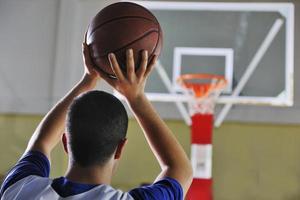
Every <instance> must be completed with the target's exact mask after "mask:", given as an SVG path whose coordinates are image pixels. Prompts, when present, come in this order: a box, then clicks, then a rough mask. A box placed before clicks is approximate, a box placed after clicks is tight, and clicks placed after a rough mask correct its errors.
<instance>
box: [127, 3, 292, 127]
mask: <svg viewBox="0 0 300 200" xmlns="http://www.w3.org/2000/svg"><path fill="white" fill-rule="evenodd" d="M133 2H135V3H138V4H140V5H142V6H144V7H146V8H148V9H150V10H151V11H152V12H153V13H154V15H155V16H156V17H157V18H158V21H159V22H160V24H161V26H162V29H163V32H164V48H163V52H162V55H161V56H160V60H159V63H158V64H157V67H156V71H155V72H153V73H152V75H151V77H150V78H149V81H148V84H147V87H146V93H147V95H148V97H149V98H150V100H152V101H158V102H175V103H176V105H177V107H178V109H179V110H180V113H181V114H182V115H183V116H185V117H184V118H185V119H186V121H188V119H187V118H188V114H187V113H186V111H185V109H184V106H183V105H182V102H186V101H188V99H189V98H190V97H188V96H186V95H184V94H183V92H182V89H181V87H180V86H179V85H178V84H177V82H176V80H177V78H178V77H179V76H180V75H181V74H186V73H210V74H217V75H223V76H225V77H226V79H227V81H228V86H227V88H226V89H225V90H224V92H223V94H222V95H221V96H220V98H219V99H218V103H221V104H226V105H225V106H224V108H223V109H222V111H221V113H220V115H219V116H218V119H217V120H216V123H219V124H220V123H221V122H222V121H223V119H224V118H225V116H226V114H227V113H228V111H229V110H230V108H231V106H232V104H246V105H269V106H292V105H293V90H294V88H293V87H294V84H293V83H294V80H293V76H294V74H293V72H294V6H293V4H291V3H216V2H213V3H211V2H162V1H133Z"/></svg>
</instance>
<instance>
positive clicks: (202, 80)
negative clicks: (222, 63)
mask: <svg viewBox="0 0 300 200" xmlns="http://www.w3.org/2000/svg"><path fill="white" fill-rule="evenodd" d="M177 82H178V83H179V85H181V86H182V87H183V89H184V92H185V93H186V94H187V95H189V96H191V98H190V101H189V102H188V104H189V110H190V115H193V114H196V113H201V114H213V112H214V107H215V102H216V100H217V98H218V97H219V95H220V94H221V92H222V90H223V89H224V88H225V87H226V85H227V81H226V79H225V78H224V77H223V76H220V75H215V74H183V75H181V76H180V77H179V78H178V79H177Z"/></svg>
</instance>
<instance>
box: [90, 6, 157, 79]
mask: <svg viewBox="0 0 300 200" xmlns="http://www.w3.org/2000/svg"><path fill="white" fill-rule="evenodd" d="M162 39H163V35H162V30H161V27H160V25H159V22H158V20H157V19H156V18H155V16H154V15H153V14H152V13H151V12H150V11H149V10H148V9H146V8H144V7H142V6H140V5H138V4H135V3H130V2H119V3H114V4H111V5H109V6H107V7H105V8H104V9H102V10H101V11H100V12H99V13H98V14H97V15H96V16H95V17H94V18H93V19H92V21H91V22H90V24H89V27H88V30H87V36H86V43H87V45H88V46H89V49H90V54H91V58H92V61H93V62H94V65H95V66H96V68H97V70H100V71H102V72H104V73H105V74H107V75H108V76H109V77H111V78H115V75H114V73H113V71H112V69H111V67H110V64H109V60H108V54H109V53H114V54H115V55H116V57H117V60H118V62H119V65H120V67H121V69H122V71H123V72H124V73H126V50H127V49H133V52H134V61H135V70H137V68H138V67H139V63H140V60H141V52H142V51H143V50H147V51H148V61H150V60H151V59H152V58H153V56H154V55H159V54H160V51H161V48H162Z"/></svg>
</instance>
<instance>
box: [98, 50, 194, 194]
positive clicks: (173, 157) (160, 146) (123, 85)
mask: <svg viewBox="0 0 300 200" xmlns="http://www.w3.org/2000/svg"><path fill="white" fill-rule="evenodd" d="M126 59H127V61H126V67H127V74H126V75H124V73H123V72H122V71H121V69H120V66H119V64H118V62H117V59H116V57H115V55H114V54H109V60H110V63H111V67H112V69H113V71H114V73H115V75H116V77H117V79H110V78H108V77H107V76H105V75H102V74H101V76H102V78H103V79H105V80H106V81H107V82H108V83H109V84H110V85H112V86H113V87H114V88H115V89H116V90H117V91H119V92H120V93H121V94H122V95H124V96H125V97H126V99H127V101H128V104H129V106H130V107H131V110H132V111H133V113H134V115H135V116H136V118H137V120H138V122H139V124H140V126H141V127H142V129H143V131H144V134H145V137H146V139H147V142H148V144H149V146H150V148H151V150H152V152H153V154H154V155H155V157H156V159H157V161H158V163H159V164H160V167H161V173H160V174H159V175H158V176H157V178H156V180H160V179H162V178H165V177H171V178H174V179H176V180H177V181H178V182H179V183H180V184H181V186H182V188H183V193H184V195H185V194H186V192H187V190H188V188H189V186H190V184H191V182H192V168H191V164H190V161H189V159H188V157H187V156H186V154H185V152H184V150H183V149H182V147H181V145H180V144H179V142H178V141H177V140H176V138H175V136H174V134H173V133H172V132H171V130H170V129H169V128H168V127H167V125H166V124H165V123H164V121H163V120H162V119H161V118H160V117H159V115H158V114H157V113H156V112H155V110H154V108H153V106H152V105H151V103H150V102H149V100H148V99H147V97H146V95H145V93H144V88H145V83H146V79H147V77H148V76H149V74H150V72H151V70H152V69H153V67H154V64H155V61H156V59H157V56H155V57H154V58H153V59H152V60H151V61H150V64H149V65H148V63H147V60H148V54H147V52H146V51H143V53H142V61H141V64H140V68H139V69H138V70H137V72H135V70H134V60H133V52H132V50H127V54H126ZM147 65H148V66H147Z"/></svg>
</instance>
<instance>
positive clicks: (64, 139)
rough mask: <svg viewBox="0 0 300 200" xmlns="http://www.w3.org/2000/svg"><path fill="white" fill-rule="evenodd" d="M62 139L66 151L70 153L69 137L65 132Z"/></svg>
mask: <svg viewBox="0 0 300 200" xmlns="http://www.w3.org/2000/svg"><path fill="white" fill-rule="evenodd" d="M61 141H62V143H63V146H64V150H65V152H66V153H69V152H68V145H67V144H68V139H67V136H66V134H65V133H64V134H63V136H62V138H61Z"/></svg>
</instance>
